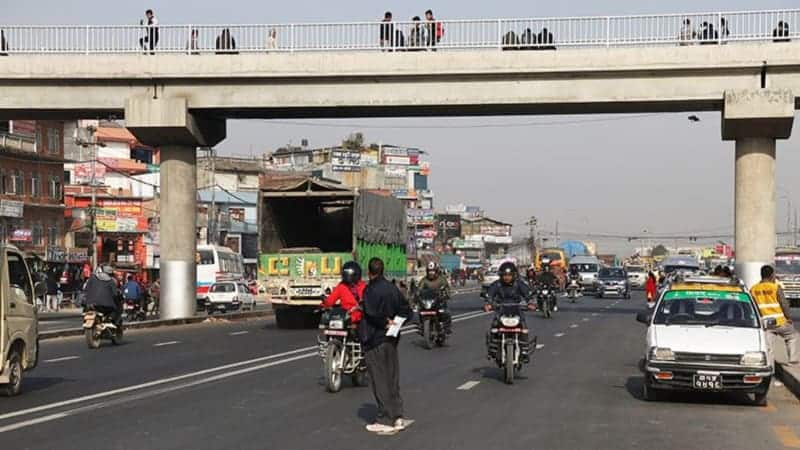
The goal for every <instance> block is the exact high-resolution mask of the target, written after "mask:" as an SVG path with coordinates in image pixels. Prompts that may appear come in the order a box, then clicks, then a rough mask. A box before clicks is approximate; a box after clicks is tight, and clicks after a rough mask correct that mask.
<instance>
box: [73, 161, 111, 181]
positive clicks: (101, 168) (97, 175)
mask: <svg viewBox="0 0 800 450" xmlns="http://www.w3.org/2000/svg"><path fill="white" fill-rule="evenodd" d="M73 177H74V183H75V184H87V183H91V182H92V163H78V164H75V170H74V171H73ZM105 180H106V166H105V165H104V164H95V165H94V182H95V184H104V183H105Z"/></svg>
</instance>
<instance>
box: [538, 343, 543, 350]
mask: <svg viewBox="0 0 800 450" xmlns="http://www.w3.org/2000/svg"><path fill="white" fill-rule="evenodd" d="M543 348H544V344H536V350H541V349H543Z"/></svg>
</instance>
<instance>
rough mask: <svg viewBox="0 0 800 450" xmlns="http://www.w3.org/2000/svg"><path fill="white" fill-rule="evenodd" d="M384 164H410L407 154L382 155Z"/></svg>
mask: <svg viewBox="0 0 800 450" xmlns="http://www.w3.org/2000/svg"><path fill="white" fill-rule="evenodd" d="M383 163H384V164H394V165H396V166H408V165H411V158H409V157H408V156H391V155H385V156H384V157H383Z"/></svg>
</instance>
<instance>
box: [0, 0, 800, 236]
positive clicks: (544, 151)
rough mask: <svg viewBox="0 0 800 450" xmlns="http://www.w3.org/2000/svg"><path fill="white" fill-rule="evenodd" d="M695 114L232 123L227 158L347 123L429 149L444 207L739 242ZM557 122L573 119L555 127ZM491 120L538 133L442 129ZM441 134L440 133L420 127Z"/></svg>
mask: <svg viewBox="0 0 800 450" xmlns="http://www.w3.org/2000/svg"><path fill="white" fill-rule="evenodd" d="M0 3H7V4H13V6H11V7H6V8H3V19H2V20H1V21H2V22H3V23H7V24H55V23H64V24H73V23H80V24H135V23H138V21H139V19H140V18H141V17H142V15H143V12H144V10H145V9H147V8H152V9H154V10H155V12H156V14H157V16H158V17H159V20H160V21H161V23H162V24H169V23H175V24H183V23H262V22H269V23H283V22H312V21H347V20H372V19H377V18H380V17H381V16H382V15H383V12H384V11H385V10H391V11H392V12H393V13H394V17H395V18H396V19H403V18H410V17H411V16H413V15H422V13H423V12H424V11H425V10H426V9H428V8H431V9H433V10H434V11H435V12H436V16H437V17H438V18H440V19H445V18H447V19H458V18H499V17H503V18H507V17H537V16H575V15H618V14H640V13H679V12H702V11H717V10H727V11H734V10H751V9H779V8H796V7H798V2H797V0H761V1H758V2H756V1H753V0H751V1H743V0H727V1H723V0H673V1H671V2H663V1H652V0H636V1H633V0H615V1H613V2H612V1H599V0H559V1H550V2H531V1H529V0H527V1H520V0H510V1H505V2H464V1H459V0H446V1H436V2H432V1H418V0H404V1H402V2H397V1H389V2H377V1H375V0H371V1H363V0H361V1H348V0H340V1H337V2H321V1H319V0H317V1H311V0H293V1H290V2H282V1H270V2H254V1H252V0H225V1H220V0H159V1H148V2H139V1H130V0H128V1H125V2H109V1H108V0H72V1H70V2H64V1H63V0H29V1H26V2H18V1H15V2H12V1H11V0H0ZM67 5H69V6H67ZM795 26H800V24H796V25H795ZM687 115H688V114H661V115H652V116H646V117H641V116H633V117H627V118H623V119H621V120H616V119H615V120H610V121H606V122H584V123H578V124H575V123H572V122H576V121H585V120H586V119H587V118H589V117H596V116H559V117H546V116H529V117H505V118H447V119H444V118H442V119H437V118H432V119H343V120H340V121H337V120H324V121H323V120H320V121H273V122H270V121H230V122H229V124H228V136H229V137H228V139H227V140H226V141H225V142H223V143H222V144H221V145H220V150H221V152H222V153H235V154H250V153H261V152H263V151H265V150H271V149H274V148H275V147H277V146H280V145H283V144H286V143H288V142H292V143H295V144H297V143H299V142H300V139H302V138H307V139H309V141H310V144H311V145H312V146H323V145H330V144H335V143H337V142H339V141H340V140H341V139H342V138H343V137H345V136H346V135H347V134H349V133H350V132H352V131H359V128H350V127H348V126H346V125H350V124H353V125H364V126H368V127H370V128H369V129H367V128H363V129H360V130H361V131H363V132H364V133H365V136H366V138H367V140H368V141H382V142H384V143H392V144H397V145H408V146H415V147H420V148H423V149H425V150H427V151H428V152H429V153H430V160H431V163H432V176H431V187H432V189H433V190H434V191H435V193H436V203H437V205H438V206H444V205H445V204H448V203H460V202H463V203H468V204H477V205H481V206H483V207H484V208H485V209H486V210H487V211H488V212H489V213H490V214H491V215H493V216H495V217H497V218H498V219H502V220H506V221H508V222H511V223H514V224H521V223H523V222H524V221H525V220H526V218H527V217H529V216H531V215H536V216H538V217H539V220H540V223H541V224H543V226H544V227H545V228H548V229H552V228H554V225H555V221H556V220H558V221H559V223H560V229H561V230H567V231H577V232H590V231H591V232H599V233H622V234H641V232H642V230H643V229H648V230H649V232H651V233H678V232H680V233H684V232H687V233H699V234H702V233H720V232H723V233H725V232H731V231H732V230H733V153H734V149H733V143H731V142H722V141H721V140H720V116H719V113H703V114H699V116H700V118H701V119H702V120H701V121H700V122H699V123H691V122H689V121H688V120H687V119H686V117H687ZM608 117H613V118H617V117H619V116H608ZM289 122H291V123H289ZM298 122H300V124H297V123H298ZM553 122H567V123H565V124H561V125H552V123H553ZM487 123H506V124H507V123H519V124H531V125H528V126H522V127H515V128H479V129H474V128H473V129H470V128H448V127H453V126H464V125H475V124H487ZM342 124H344V125H345V126H341V125H342ZM321 125H326V126H321ZM331 125H335V126H331ZM434 125H438V126H442V128H413V127H414V126H424V127H431V126H434ZM382 127H383V128H382ZM391 127H402V128H391ZM408 127H412V128H408ZM796 128H797V127H796ZM799 140H800V137H797V136H795V137H793V138H792V139H790V140H788V141H781V142H779V144H778V186H779V187H780V188H779V192H778V196H779V197H787V196H788V197H789V198H790V199H791V202H792V203H793V204H794V205H795V206H800V177H798V176H796V171H797V169H798V168H800V164H798V163H800V152H799V151H798V148H797V147H798V145H797V143H798V142H799ZM501 187H502V189H501ZM786 211H787V200H786V199H785V198H779V200H778V227H779V229H783V228H785V224H786ZM519 228H522V227H521V226H520V227H519ZM598 241H599V240H598ZM670 244H672V242H670ZM628 247H629V245H628V244H627V242H621V241H602V242H601V251H608V250H611V251H621V250H623V249H626V248H628Z"/></svg>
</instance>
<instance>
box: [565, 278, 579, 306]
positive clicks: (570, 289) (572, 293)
mask: <svg viewBox="0 0 800 450" xmlns="http://www.w3.org/2000/svg"><path fill="white" fill-rule="evenodd" d="M580 295H581V285H580V284H578V280H577V279H576V278H570V280H569V284H567V297H568V298H569V301H570V302H572V303H575V302H576V301H577V300H578V297H579V296H580Z"/></svg>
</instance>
